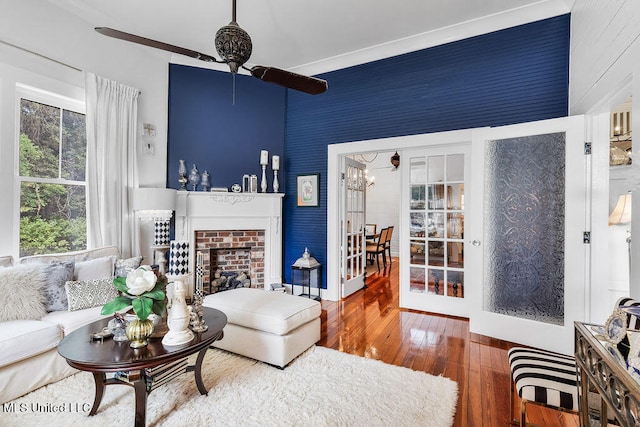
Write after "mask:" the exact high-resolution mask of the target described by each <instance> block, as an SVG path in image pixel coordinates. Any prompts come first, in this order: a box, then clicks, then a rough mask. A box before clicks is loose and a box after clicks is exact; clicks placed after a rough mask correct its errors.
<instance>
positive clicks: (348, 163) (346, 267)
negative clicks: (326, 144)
mask: <svg viewBox="0 0 640 427" xmlns="http://www.w3.org/2000/svg"><path fill="white" fill-rule="evenodd" d="M365 167H366V166H365V165H364V164H362V163H359V162H357V161H355V160H353V159H350V158H348V157H342V172H341V180H342V182H341V184H342V185H341V197H340V203H341V205H340V218H341V219H340V223H341V227H340V229H341V239H340V240H341V245H340V247H341V261H340V276H341V277H340V281H341V284H342V286H341V297H342V298H344V297H347V296H349V295H351V294H352V293H354V292H356V291H358V290H360V289H362V288H363V287H364V278H365V272H366V267H367V266H366V245H365V227H364V226H365V211H366V209H365V206H366V204H365V198H366V182H365Z"/></svg>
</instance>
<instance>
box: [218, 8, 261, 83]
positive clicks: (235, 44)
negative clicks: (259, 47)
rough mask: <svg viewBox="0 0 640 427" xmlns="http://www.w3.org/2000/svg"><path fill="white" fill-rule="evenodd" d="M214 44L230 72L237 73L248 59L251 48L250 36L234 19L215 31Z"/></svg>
mask: <svg viewBox="0 0 640 427" xmlns="http://www.w3.org/2000/svg"><path fill="white" fill-rule="evenodd" d="M215 45H216V51H217V52H218V55H220V57H221V58H222V60H223V61H224V62H225V63H226V64H228V65H229V68H230V69H231V72H232V73H237V72H238V69H239V68H240V67H241V66H242V65H244V63H245V62H247V61H248V60H249V58H250V57H251V51H252V49H253V44H252V43H251V37H249V34H248V33H247V32H246V31H245V30H243V29H242V28H240V26H239V25H238V24H237V23H236V22H235V21H231V22H230V23H229V25H225V26H224V27H222V28H220V29H219V30H218V32H216V38H215Z"/></svg>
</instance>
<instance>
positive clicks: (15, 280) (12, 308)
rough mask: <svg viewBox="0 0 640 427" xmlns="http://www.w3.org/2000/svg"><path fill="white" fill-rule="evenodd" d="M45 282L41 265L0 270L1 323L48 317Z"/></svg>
mask: <svg viewBox="0 0 640 427" xmlns="http://www.w3.org/2000/svg"><path fill="white" fill-rule="evenodd" d="M43 282H44V272H43V266H40V265H18V266H15V267H6V268H0V322H4V321H7V320H30V319H31V320H40V319H41V318H42V317H43V316H44V315H46V314H47V310H45V307H44V295H43V293H42V286H43Z"/></svg>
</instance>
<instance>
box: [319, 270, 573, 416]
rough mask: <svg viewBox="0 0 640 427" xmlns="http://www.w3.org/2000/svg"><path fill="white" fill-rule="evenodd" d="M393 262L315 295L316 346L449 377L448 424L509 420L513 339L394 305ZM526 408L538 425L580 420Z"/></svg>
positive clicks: (395, 273)
mask: <svg viewBox="0 0 640 427" xmlns="http://www.w3.org/2000/svg"><path fill="white" fill-rule="evenodd" d="M398 269H399V262H398V261H397V259H394V262H392V263H390V264H389V265H388V266H387V267H386V268H385V269H383V270H380V272H379V273H378V272H377V271H376V270H375V269H374V270H373V271H374V272H375V273H374V274H372V275H371V276H369V277H368V278H367V286H368V287H367V288H366V289H364V290H360V291H358V292H356V293H355V294H353V295H351V296H349V297H348V298H345V299H344V300H342V301H339V302H333V301H322V332H321V339H320V342H319V343H318V345H321V346H324V347H329V348H333V349H335V350H339V351H343V352H345V353H351V354H357V355H359V356H364V357H368V358H371V359H378V360H382V361H384V362H386V363H390V364H394V365H398V366H404V367H407V368H411V369H414V370H417V371H424V372H427V373H429V374H432V375H443V376H445V377H447V378H450V379H452V380H454V381H456V382H457V383H458V403H457V407H456V416H455V421H454V426H460V427H466V426H487V427H489V426H490V427H494V426H507V425H510V420H509V418H510V417H509V393H510V391H509V390H510V379H509V365H508V361H507V350H508V349H509V348H510V347H511V346H513V344H511V343H508V342H505V341H500V340H496V339H492V338H488V337H483V336H479V335H476V334H470V333H469V322H468V320H467V319H465V318H459V317H451V316H444V315H439V314H433V313H424V312H418V311H414V310H405V309H400V308H399V304H398V301H399V300H398V297H399V295H398V285H399V271H398ZM516 404H519V403H518V402H517V403H516ZM516 408H517V407H516ZM516 414H517V410H516ZM527 414H528V416H529V421H530V422H532V423H534V424H536V425H539V426H550V427H553V426H558V427H560V426H562V427H564V426H578V425H579V422H578V417H577V416H575V415H571V414H567V413H563V412H560V411H553V410H550V409H547V408H542V407H540V406H537V405H528V406H527Z"/></svg>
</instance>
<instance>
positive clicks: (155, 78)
mask: <svg viewBox="0 0 640 427" xmlns="http://www.w3.org/2000/svg"><path fill="white" fill-rule="evenodd" d="M0 10H2V13H0V182H2V187H1V188H2V190H1V191H2V193H1V195H2V198H3V203H2V204H0V254H12V255H13V256H14V257H17V255H18V237H17V236H18V234H17V233H18V228H17V224H18V220H19V218H18V215H17V209H16V205H17V203H18V197H17V196H18V194H17V192H16V191H15V190H16V183H15V180H14V177H15V173H16V167H17V166H16V150H15V148H16V135H17V129H16V125H17V124H18V123H17V118H16V114H15V113H16V98H15V85H16V83H23V84H27V85H29V86H34V87H37V88H40V89H42V90H45V91H50V92H54V93H58V94H62V95H65V96H68V97H72V98H77V99H82V100H83V99H84V77H83V73H82V72H81V71H77V70H74V69H72V68H69V67H66V66H64V65H60V64H58V63H56V62H54V61H51V60H49V59H45V58H43V57H42V56H45V57H48V58H52V59H54V60H56V61H59V62H62V63H64V64H68V65H71V66H73V67H76V68H78V69H81V70H85V71H90V72H93V73H96V74H98V75H101V76H103V77H107V78H110V79H113V80H116V81H118V82H120V83H123V84H126V85H129V86H133V87H136V88H138V89H140V90H141V91H142V95H141V96H140V98H139V108H138V118H139V121H140V122H146V123H152V124H154V125H155V126H156V134H157V136H156V137H155V138H154V139H153V142H154V144H155V155H154V156H145V155H141V156H140V158H139V164H138V167H139V177H138V178H139V183H140V186H143V187H155V186H159V187H164V184H165V176H166V151H167V149H166V148H167V142H166V135H167V93H168V88H167V82H168V58H169V56H168V55H165V54H161V53H158V52H156V51H155V50H152V49H149V48H144V47H141V46H137V45H133V44H130V43H126V42H123V41H119V40H115V39H110V38H107V37H105V36H102V35H100V34H98V33H96V32H95V31H94V29H93V28H94V27H95V26H99V25H101V23H100V22H91V23H87V22H84V21H82V20H80V19H78V18H77V17H76V16H74V15H71V14H69V13H67V12H65V11H63V10H61V9H58V8H56V7H54V6H52V5H51V4H50V3H49V2H46V1H34V0H23V1H13V0H0ZM10 45H14V46H19V47H20V48H22V49H18V48H15V47H12V46H10ZM24 49H26V50H28V51H31V52H35V53H36V54H34V53H28V52H25V50H24ZM39 55H41V56H39Z"/></svg>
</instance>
